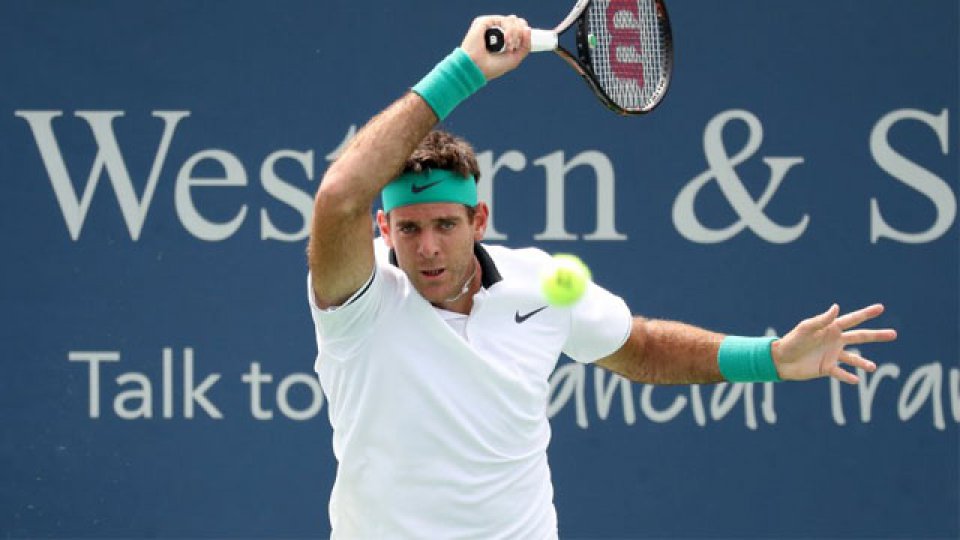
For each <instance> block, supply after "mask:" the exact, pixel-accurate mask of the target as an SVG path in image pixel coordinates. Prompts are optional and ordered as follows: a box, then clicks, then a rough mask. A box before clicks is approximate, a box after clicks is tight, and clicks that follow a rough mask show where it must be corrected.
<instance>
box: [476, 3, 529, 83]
mask: <svg viewBox="0 0 960 540" xmlns="http://www.w3.org/2000/svg"><path fill="white" fill-rule="evenodd" d="M494 27H497V28H499V29H500V30H501V31H502V32H503V44H504V46H503V50H502V51H501V52H497V53H491V52H488V51H487V49H486V46H487V40H486V37H485V33H486V31H487V30H489V29H490V28H494ZM460 47H461V48H462V49H463V50H464V51H465V52H466V53H467V55H468V56H470V59H471V60H473V62H474V63H475V64H476V65H477V67H479V68H480V70H481V71H482V72H483V74H484V76H485V77H486V78H487V80H488V81H489V80H492V79H495V78H497V77H500V76H501V75H503V74H504V73H506V72H508V71H510V70H512V69H514V68H516V67H517V66H518V65H519V64H520V63H521V62H522V61H523V59H524V58H525V57H526V56H527V54H528V53H529V52H530V27H529V26H528V25H527V21H526V20H524V19H521V18H520V17H517V16H516V15H509V16H504V15H486V16H483V17H477V18H476V19H474V21H473V24H471V25H470V30H468V31H467V35H466V36H465V37H464V39H463V43H462V44H461V45H460Z"/></svg>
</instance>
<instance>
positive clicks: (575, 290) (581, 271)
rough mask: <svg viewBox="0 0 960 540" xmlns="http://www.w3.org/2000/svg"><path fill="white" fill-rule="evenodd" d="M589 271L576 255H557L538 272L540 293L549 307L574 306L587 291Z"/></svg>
mask: <svg viewBox="0 0 960 540" xmlns="http://www.w3.org/2000/svg"><path fill="white" fill-rule="evenodd" d="M590 279H591V278H590V269H589V268H587V265H585V264H583V261H581V260H580V258H579V257H577V256H576V255H570V254H569V253H557V254H556V255H554V256H553V258H552V259H551V260H550V263H549V264H548V265H547V266H546V267H544V269H543V270H542V271H541V272H540V291H541V292H542V293H543V297H544V298H545V299H546V301H547V303H548V304H550V305H551V306H557V307H567V306H571V305H573V304H575V303H576V302H577V301H578V300H580V297H582V296H583V293H585V292H586V291H587V284H588V283H589V282H590Z"/></svg>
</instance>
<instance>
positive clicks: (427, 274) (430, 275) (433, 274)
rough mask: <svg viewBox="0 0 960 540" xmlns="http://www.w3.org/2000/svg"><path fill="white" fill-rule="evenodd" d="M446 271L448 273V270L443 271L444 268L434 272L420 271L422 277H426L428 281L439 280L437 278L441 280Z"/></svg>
mask: <svg viewBox="0 0 960 540" xmlns="http://www.w3.org/2000/svg"><path fill="white" fill-rule="evenodd" d="M445 271H446V270H445V269H443V268H437V269H434V270H421V271H420V275H422V276H423V277H425V278H427V279H437V278H439V277H440V276H441V275H443V273H444V272H445Z"/></svg>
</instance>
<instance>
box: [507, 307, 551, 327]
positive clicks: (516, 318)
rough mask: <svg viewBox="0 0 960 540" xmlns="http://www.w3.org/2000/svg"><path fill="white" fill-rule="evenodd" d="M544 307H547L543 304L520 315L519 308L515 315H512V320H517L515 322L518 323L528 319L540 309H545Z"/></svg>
mask: <svg viewBox="0 0 960 540" xmlns="http://www.w3.org/2000/svg"><path fill="white" fill-rule="evenodd" d="M545 309H547V306H543V307H542V308H540V309H535V310H533V311H531V312H530V313H527V314H526V315H521V314H520V310H517V313H516V315H514V316H513V320H515V321H517V324H520V323H522V322H524V321H526V320H527V319H529V318H530V317H533V316H534V315H536V314H537V313H540V312H541V311H543V310H545Z"/></svg>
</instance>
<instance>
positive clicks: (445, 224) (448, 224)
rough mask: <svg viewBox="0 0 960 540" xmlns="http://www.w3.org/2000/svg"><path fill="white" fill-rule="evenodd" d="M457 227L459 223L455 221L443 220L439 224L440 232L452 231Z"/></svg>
mask: <svg viewBox="0 0 960 540" xmlns="http://www.w3.org/2000/svg"><path fill="white" fill-rule="evenodd" d="M456 226H457V222H456V221H453V220H443V221H441V222H440V224H439V227H440V230H442V231H452V230H453V228H454V227H456Z"/></svg>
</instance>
